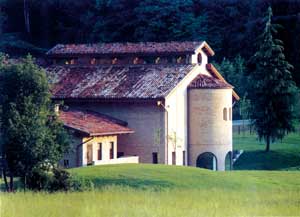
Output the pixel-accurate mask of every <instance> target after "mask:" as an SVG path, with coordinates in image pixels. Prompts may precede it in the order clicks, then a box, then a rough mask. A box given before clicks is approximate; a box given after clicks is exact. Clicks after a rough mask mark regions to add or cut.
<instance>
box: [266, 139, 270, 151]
mask: <svg viewBox="0 0 300 217" xmlns="http://www.w3.org/2000/svg"><path fill="white" fill-rule="evenodd" d="M266 142H267V144H266V152H269V151H270V137H269V136H267V140H266Z"/></svg>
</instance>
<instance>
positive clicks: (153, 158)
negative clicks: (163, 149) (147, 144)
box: [152, 152, 158, 164]
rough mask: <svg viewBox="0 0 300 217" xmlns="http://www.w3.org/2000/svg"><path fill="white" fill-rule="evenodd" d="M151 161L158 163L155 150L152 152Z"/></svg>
mask: <svg viewBox="0 0 300 217" xmlns="http://www.w3.org/2000/svg"><path fill="white" fill-rule="evenodd" d="M152 163H153V164H157V163H158V157H157V152H153V153H152Z"/></svg>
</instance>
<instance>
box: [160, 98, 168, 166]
mask: <svg viewBox="0 0 300 217" xmlns="http://www.w3.org/2000/svg"><path fill="white" fill-rule="evenodd" d="M157 106H161V107H162V108H163V109H164V110H165V113H166V127H165V129H166V138H167V140H166V148H165V152H166V153H165V158H166V160H165V162H167V165H168V164H169V159H168V156H169V153H168V151H169V150H168V149H169V130H168V126H169V113H168V110H167V108H166V107H165V105H164V104H163V103H162V101H157Z"/></svg>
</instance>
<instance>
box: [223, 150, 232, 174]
mask: <svg viewBox="0 0 300 217" xmlns="http://www.w3.org/2000/svg"><path fill="white" fill-rule="evenodd" d="M225 170H232V152H231V151H229V152H228V153H227V154H226V157H225Z"/></svg>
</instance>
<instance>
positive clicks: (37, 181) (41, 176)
mask: <svg viewBox="0 0 300 217" xmlns="http://www.w3.org/2000/svg"><path fill="white" fill-rule="evenodd" d="M52 180H53V175H52V174H51V173H49V172H47V171H46V170H43V169H42V168H39V167H35V168H33V169H32V171H31V172H30V173H29V174H28V175H27V176H26V177H25V178H23V179H22V180H21V181H22V182H23V184H24V185H26V187H27V188H29V189H31V190H39V191H40V190H42V189H46V188H47V186H48V185H49V184H50V183H51V182H52Z"/></svg>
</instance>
